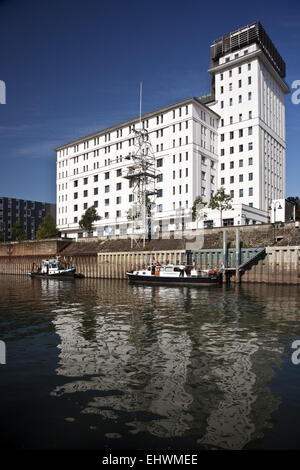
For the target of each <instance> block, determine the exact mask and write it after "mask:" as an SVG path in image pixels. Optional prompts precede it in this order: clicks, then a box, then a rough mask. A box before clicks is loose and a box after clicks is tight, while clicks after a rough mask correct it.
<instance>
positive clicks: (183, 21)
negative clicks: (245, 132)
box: [0, 0, 300, 202]
mask: <svg viewBox="0 0 300 470" xmlns="http://www.w3.org/2000/svg"><path fill="white" fill-rule="evenodd" d="M256 20H260V21H261V23H262V25H263V26H264V28H265V29H266V31H267V33H268V34H269V36H270V37H271V39H272V41H273V42H274V44H275V46H276V47H277V49H278V51H279V53H280V54H281V56H282V57H283V59H284V60H285V62H286V65H287V77H286V81H287V83H288V85H289V86H290V87H291V84H292V82H293V81H294V80H300V64H299V62H300V60H299V57H300V50H299V48H300V2H299V0H285V1H284V2H283V1H282V0H281V1H278V0H273V1H262V0H259V1H258V0H252V1H251V2H241V1H240V0H239V1H236V0H233V1H230V2H224V1H219V0H214V1H212V2H208V1H207V0H206V1H199V0H198V1H194V0H185V1H177V0H160V1H157V0H150V1H148V2H146V1H143V0H140V1H136V0H131V1H126V0H123V1H121V0H115V1H114V0H109V1H108V0H51V1H48V0H0V80H4V81H5V83H6V87H7V104H5V105H0V196H8V197H17V198H23V199H33V200H38V201H47V202H55V185H56V183H55V159H56V155H55V152H54V151H53V148H54V147H56V146H59V145H61V144H63V143H66V142H68V141H70V140H73V139H76V138H79V137H82V136H84V135H86V134H88V133H91V132H95V131H97V130H100V129H103V128H105V127H107V126H110V125H113V124H117V123H118V122H121V121H125V120H127V119H130V118H133V117H136V116H138V114H139V82H140V81H141V80H142V81H143V112H149V111H152V110H155V109H156V108H160V107H163V106H165V105H168V104H172V103H174V102H176V101H179V100H182V99H185V98H189V97H191V96H201V95H203V94H206V93H208V92H209V91H210V86H209V85H210V78H209V74H208V72H207V69H208V66H209V59H210V50H209V47H210V45H211V44H212V42H213V41H214V40H215V39H218V38H219V37H221V36H222V35H223V34H226V33H229V32H230V31H234V30H236V29H238V28H240V27H242V26H245V25H247V24H250V23H252V22H254V21H256ZM286 129H287V196H292V195H293V196H296V195H298V196H300V159H299V140H300V139H299V132H300V104H299V105H294V104H292V102H291V94H290V95H287V97H286Z"/></svg>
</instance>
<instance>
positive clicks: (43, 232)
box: [36, 212, 60, 240]
mask: <svg viewBox="0 0 300 470" xmlns="http://www.w3.org/2000/svg"><path fill="white" fill-rule="evenodd" d="M59 236H60V233H59V231H58V230H57V228H56V223H55V220H54V218H53V217H52V215H51V214H50V212H47V214H46V215H45V217H44V220H43V222H42V224H41V225H40V227H39V229H38V230H37V232H36V239H37V240H42V239H44V238H55V237H59Z"/></svg>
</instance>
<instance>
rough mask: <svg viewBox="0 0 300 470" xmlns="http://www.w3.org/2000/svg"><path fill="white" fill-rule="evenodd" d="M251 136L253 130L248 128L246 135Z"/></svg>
mask: <svg viewBox="0 0 300 470" xmlns="http://www.w3.org/2000/svg"><path fill="white" fill-rule="evenodd" d="M252 134H253V128H252V127H248V135H252Z"/></svg>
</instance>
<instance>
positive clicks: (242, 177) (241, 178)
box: [221, 173, 253, 186]
mask: <svg viewBox="0 0 300 470" xmlns="http://www.w3.org/2000/svg"><path fill="white" fill-rule="evenodd" d="M243 181H244V175H243V174H241V175H239V182H240V183H243ZM248 181H253V173H248ZM232 183H234V176H230V184H232ZM224 184H225V178H221V185H222V186H224Z"/></svg>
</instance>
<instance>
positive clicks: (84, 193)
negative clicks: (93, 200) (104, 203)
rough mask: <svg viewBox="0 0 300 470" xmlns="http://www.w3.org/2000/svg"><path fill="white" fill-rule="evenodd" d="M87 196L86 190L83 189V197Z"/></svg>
mask: <svg viewBox="0 0 300 470" xmlns="http://www.w3.org/2000/svg"><path fill="white" fill-rule="evenodd" d="M87 196H88V191H87V189H85V190H84V191H83V197H87Z"/></svg>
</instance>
